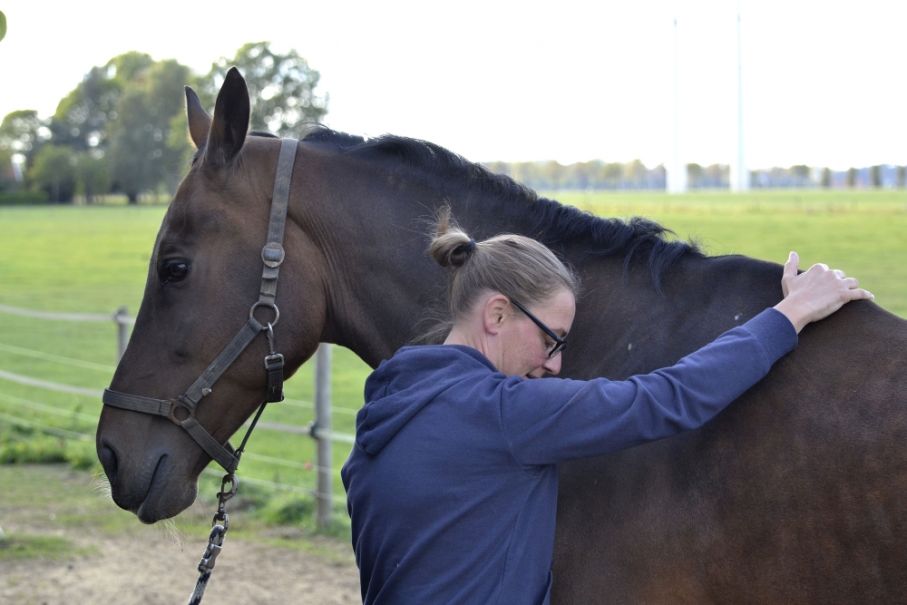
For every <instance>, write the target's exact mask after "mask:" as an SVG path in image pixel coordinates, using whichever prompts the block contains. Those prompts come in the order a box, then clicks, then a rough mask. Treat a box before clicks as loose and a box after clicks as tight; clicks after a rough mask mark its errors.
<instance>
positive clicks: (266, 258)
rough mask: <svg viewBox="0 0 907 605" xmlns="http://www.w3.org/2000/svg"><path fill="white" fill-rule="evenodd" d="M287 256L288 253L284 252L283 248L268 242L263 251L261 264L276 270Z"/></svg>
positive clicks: (275, 243)
mask: <svg viewBox="0 0 907 605" xmlns="http://www.w3.org/2000/svg"><path fill="white" fill-rule="evenodd" d="M285 255H286V252H284V249H283V246H281V245H280V244H278V243H277V242H268V243H267V244H265V245H264V247H263V248H262V249H261V262H263V263H264V264H265V266H267V267H270V268H272V269H275V268H277V267H279V266H280V265H281V263H283V259H284V256H285Z"/></svg>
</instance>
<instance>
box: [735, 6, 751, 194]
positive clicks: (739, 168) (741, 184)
mask: <svg viewBox="0 0 907 605" xmlns="http://www.w3.org/2000/svg"><path fill="white" fill-rule="evenodd" d="M741 4H742V0H737V157H736V159H735V161H734V162H733V163H732V164H731V191H749V189H750V171H749V170H748V169H747V167H746V155H745V154H744V140H743V31H742V30H743V26H742V17H741V10H740V5H741Z"/></svg>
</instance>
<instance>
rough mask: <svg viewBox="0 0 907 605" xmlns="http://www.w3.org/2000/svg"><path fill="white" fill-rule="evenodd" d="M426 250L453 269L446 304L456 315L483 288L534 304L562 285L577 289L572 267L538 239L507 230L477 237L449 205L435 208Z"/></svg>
mask: <svg viewBox="0 0 907 605" xmlns="http://www.w3.org/2000/svg"><path fill="white" fill-rule="evenodd" d="M428 251H429V254H430V255H431V257H432V258H434V259H435V261H436V262H437V263H438V264H439V265H441V266H442V267H445V268H447V269H449V270H450V271H451V278H450V295H449V305H450V313H451V316H452V318H453V319H454V320H456V319H458V318H460V317H462V316H463V315H464V314H465V313H466V312H468V311H469V309H470V308H471V307H472V305H473V304H474V303H475V300H476V298H477V297H478V296H479V295H480V294H481V293H482V292H483V291H488V290H491V291H493V292H500V293H501V294H504V295H505V296H508V297H512V298H514V299H516V300H517V301H518V302H520V303H522V304H524V305H532V304H534V303H539V302H542V301H544V300H546V299H548V298H549V297H551V296H553V295H554V294H555V293H556V292H557V291H558V290H561V289H565V288H566V289H567V290H569V291H570V292H572V293H573V295H574V296H576V294H577V291H578V289H579V280H578V279H577V277H576V275H575V274H574V273H573V271H571V270H570V269H569V268H568V267H567V266H566V265H565V264H564V263H563V262H561V260H560V259H559V258H558V257H557V256H556V255H555V254H554V252H552V251H551V250H550V249H548V247H546V246H545V245H544V244H542V243H541V242H539V241H536V240H534V239H532V238H531V237H526V236H524V235H514V234H511V233H504V234H501V235H496V236H494V237H491V238H489V239H486V240H483V241H481V242H476V241H474V240H473V239H472V238H471V237H469V235H467V234H466V232H465V231H463V230H462V229H461V228H460V227H459V226H458V225H457V224H456V223H455V222H454V221H453V219H452V217H451V215H450V208H444V209H442V211H441V212H440V213H439V216H438V222H437V228H436V232H435V236H434V238H433V239H432V242H431V245H430V246H429V249H428Z"/></svg>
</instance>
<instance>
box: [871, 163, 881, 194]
mask: <svg viewBox="0 0 907 605" xmlns="http://www.w3.org/2000/svg"><path fill="white" fill-rule="evenodd" d="M869 174H870V179H871V181H872V186H873V187H875V188H876V189H879V188H881V187H882V167H881V166H878V165H876V166H873V167H872V168H870V170H869Z"/></svg>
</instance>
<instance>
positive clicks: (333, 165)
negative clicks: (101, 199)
mask: <svg viewBox="0 0 907 605" xmlns="http://www.w3.org/2000/svg"><path fill="white" fill-rule="evenodd" d="M187 100H188V117H189V130H190V134H191V137H192V140H193V141H194V142H195V145H196V147H197V148H198V152H197V153H196V156H195V158H194V159H193V162H192V167H191V169H190V171H189V173H188V174H187V175H186V177H185V178H184V180H183V182H182V183H181V185H180V187H179V189H178V191H177V193H176V195H175V197H174V199H173V201H172V203H171V205H170V208H169V210H168V212H167V214H166V216H165V218H164V221H163V224H162V226H161V230H160V233H159V235H158V238H157V241H156V243H155V248H154V254H153V257H152V260H151V267H150V270H149V276H148V281H147V284H146V289H145V296H144V299H143V301H142V306H141V309H140V311H139V314H138V317H137V320H136V325H135V329H134V331H133V334H132V338H131V340H130V343H129V346H128V348H127V351H126V353H125V355H124V356H123V359H122V360H121V362H120V365H119V367H118V368H117V372H116V374H115V375H114V378H113V381H112V383H111V389H112V390H114V391H117V392H122V393H131V394H136V395H142V396H145V397H148V398H153V399H155V400H161V401H177V400H178V399H179V396H180V395H181V394H182V393H184V391H186V390H187V389H188V388H189V387H190V385H192V384H193V381H195V380H196V377H197V376H198V375H199V374H200V373H203V372H204V371H205V369H206V368H207V367H208V365H209V364H210V363H211V361H212V360H213V359H215V358H216V357H217V356H218V355H219V354H220V352H221V351H222V350H223V349H224V348H225V347H226V346H227V343H228V342H230V341H231V338H233V335H234V334H236V333H237V332H238V331H241V330H242V329H243V326H244V325H245V324H246V323H247V322H248V321H249V305H250V303H252V302H254V301H255V300H257V297H258V295H259V289H260V283H261V275H262V258H261V247H262V244H263V243H264V242H265V241H267V239H268V238H267V232H268V223H269V212H270V211H269V209H270V207H271V197H272V189H273V185H274V181H275V176H276V173H277V164H278V156H279V154H280V148H281V142H280V140H278V139H275V138H270V137H265V136H255V135H249V134H247V126H248V119H249V99H248V93H247V91H246V88H245V84H244V82H243V80H242V78H241V76H240V75H239V74H238V73H237V72H236V71H231V72H230V73H229V74H228V76H227V78H226V80H225V82H224V85H223V87H222V89H221V91H220V94H219V95H218V99H217V103H216V106H215V110H214V115H213V118H209V117H208V115H207V114H206V113H205V112H204V111H203V109H202V108H201V107H200V105H199V104H198V101H197V98H196V97H195V95H194V94H193V93H191V91H190V92H188V93H187ZM289 192H290V193H289V210H288V218H287V222H286V233H285V236H284V246H283V247H284V248H285V251H286V255H285V258H284V259H283V262H282V264H281V280H280V281H281V285H280V288H279V291H278V292H277V296H276V303H275V304H276V307H278V308H279V312H280V319H279V322H277V324H276V325H275V326H274V333H275V336H276V338H277V340H278V342H279V343H280V346H281V352H282V353H283V355H284V357H285V363H286V370H287V373H288V374H291V373H292V371H294V370H295V369H296V368H298V367H299V365H300V364H302V363H303V362H304V361H305V360H306V359H307V358H308V357H309V356H310V355H311V354H312V353H313V352H314V350H315V348H316V347H317V344H318V342H333V343H337V344H341V345H344V346H346V347H349V348H350V349H352V350H353V351H354V352H356V353H357V354H358V355H359V356H360V357H361V358H362V359H364V360H365V361H366V362H367V363H369V364H370V365H372V366H375V365H376V364H377V363H378V362H379V361H380V360H381V359H384V358H387V357H389V356H390V355H392V353H393V352H394V351H395V350H396V349H397V348H398V347H400V346H401V345H403V344H406V343H408V342H410V341H411V340H412V339H413V338H414V337H416V336H418V335H419V334H420V333H421V332H422V331H423V330H424V328H425V323H424V322H423V321H420V320H421V319H427V318H430V317H432V316H434V312H433V311H432V310H433V309H437V307H438V306H439V303H441V304H442V305H443V300H444V296H445V275H444V274H443V272H442V271H441V270H440V269H439V268H438V267H437V266H436V265H435V264H433V263H432V262H431V261H430V259H429V258H428V257H427V256H426V255H425V249H426V247H427V243H428V225H430V223H431V219H432V217H433V216H434V214H435V212H436V210H437V208H438V207H439V206H440V205H442V204H449V205H450V206H451V209H452V211H453V214H454V216H455V217H456V218H457V220H458V221H459V222H460V223H461V224H462V225H463V227H464V228H465V229H466V231H467V232H469V233H470V234H471V235H473V236H474V237H476V239H484V238H486V237H489V236H491V235H494V234H497V233H500V232H504V231H508V232H515V233H522V234H525V235H529V236H532V237H535V238H537V239H539V240H541V241H542V242H544V243H545V244H547V245H548V246H550V247H551V248H552V249H554V250H555V251H556V252H557V253H559V254H560V255H561V256H562V257H563V258H565V259H566V260H567V261H568V262H570V263H571V264H572V265H573V266H574V268H575V269H576V270H577V272H578V273H579V274H580V276H581V278H582V281H583V284H584V287H583V290H584V295H583V297H582V298H581V299H580V301H579V304H578V308H577V317H576V321H575V323H574V326H573V329H572V330H571V349H570V351H569V353H568V354H567V355H565V358H564V366H563V370H562V374H563V375H565V376H570V377H577V378H591V377H595V376H607V377H610V378H624V377H627V376H630V375H632V374H634V373H639V372H645V371H651V370H653V369H655V368H658V367H661V366H665V365H668V364H671V363H673V362H674V361H676V360H677V359H679V358H680V357H681V356H683V355H684V354H686V353H688V352H690V351H692V350H694V349H695V348H697V347H699V346H701V345H703V344H705V343H707V342H709V341H710V340H712V339H713V338H715V337H716V336H717V335H718V334H720V333H721V332H722V331H724V330H726V329H727V328H730V327H732V326H734V325H736V324H739V323H742V322H743V321H746V319H748V318H749V317H752V316H753V315H755V314H756V313H757V312H759V311H760V310H761V309H763V308H765V307H766V306H769V305H772V304H774V303H775V302H777V301H778V300H779V299H780V296H781V292H780V286H779V283H780V277H781V267H780V266H779V265H776V264H773V263H766V262H761V261H757V260H753V259H748V258H744V257H739V256H729V257H706V256H704V255H703V254H702V253H701V252H699V251H698V250H697V249H696V248H695V247H692V246H690V245H687V244H684V243H679V242H672V241H667V240H665V239H664V237H663V232H664V230H663V229H662V228H661V227H659V226H658V225H655V224H654V223H651V222H649V221H646V220H643V219H634V220H632V221H630V222H622V221H617V220H605V219H599V218H595V217H592V216H590V215H587V214H584V213H581V212H579V211H577V210H576V209H574V208H571V207H567V206H562V205H560V204H557V203H556V202H553V201H551V200H547V199H543V198H539V197H537V196H536V195H535V194H534V193H532V192H531V191H529V190H527V189H525V188H523V187H521V186H519V185H518V184H516V183H514V182H513V181H511V180H509V179H507V178H505V177H500V176H496V175H492V174H490V173H488V172H487V171H486V170H484V169H483V168H481V167H480V166H478V165H476V164H471V163H469V162H467V161H465V160H463V159H462V158H460V157H458V156H455V155H454V154H451V153H450V152H448V151H446V150H444V149H442V148H440V147H437V146H435V145H432V144H430V143H427V142H423V141H416V140H411V139H405V138H401V137H393V136H385V137H380V138H378V139H374V140H364V139H361V138H359V137H354V136H350V135H345V134H342V133H336V132H332V131H329V130H326V129H321V130H317V131H315V132H313V133H311V134H309V135H308V136H306V137H305V139H303V140H302V141H301V142H300V144H299V149H298V151H297V152H296V153H295V169H294V170H293V174H292V179H291V181H290V182H289ZM261 321H262V322H264V321H265V319H262V320H261ZM841 343H846V346H844V347H842V346H841ZM268 348H269V347H268V344H267V341H266V339H265V338H264V337H258V338H256V339H254V340H252V341H251V344H249V346H248V347H247V348H246V349H245V350H244V351H243V352H242V353H241V354H239V355H238V357H237V358H236V360H235V362H233V363H232V364H231V365H230V366H229V368H227V369H226V370H225V372H224V373H223V375H222V377H221V378H220V380H218V381H217V383H216V384H215V385H214V386H213V387H212V388H211V392H210V393H209V394H206V395H205V396H204V397H202V398H201V399H200V401H199V403H198V405H197V407H196V408H195V409H194V414H195V418H196V419H197V422H198V424H199V425H200V426H201V427H203V428H204V430H205V431H206V432H207V433H210V435H211V436H212V438H213V439H214V440H216V441H217V442H218V443H224V442H226V440H227V438H228V437H229V436H230V435H231V434H232V433H233V432H234V431H235V430H236V429H237V428H238V427H239V426H240V425H241V424H242V423H243V421H244V420H245V419H246V418H247V417H248V416H249V415H250V414H251V413H252V412H253V411H254V410H255V408H256V407H257V406H258V404H259V403H260V402H261V400H262V398H263V393H264V391H265V389H266V385H267V382H266V377H265V373H264V372H263V371H262V367H261V361H262V357H263V356H266V355H267V354H268ZM905 374H907V322H905V321H903V320H901V319H899V318H897V317H895V316H893V315H891V314H890V313H887V312H885V311H884V310H882V309H881V308H879V307H878V306H876V305H875V304H873V303H868V302H860V303H853V304H851V305H848V306H847V307H846V308H845V309H843V310H842V311H840V312H839V313H837V314H836V315H834V316H833V317H831V318H829V319H827V320H825V321H823V322H820V323H818V324H815V325H812V326H810V327H808V328H807V329H806V330H804V332H803V333H802V334H801V343H800V346H799V347H798V349H797V350H796V351H795V352H794V353H792V354H791V355H789V356H788V357H787V358H785V359H784V360H782V361H781V362H780V363H779V364H777V366H776V367H775V369H774V370H773V371H772V374H771V375H770V376H769V377H768V378H767V379H766V380H764V381H762V382H761V383H760V384H759V385H757V386H756V387H754V388H753V389H751V390H750V391H749V392H748V393H747V394H746V395H745V396H743V397H741V398H740V400H738V401H737V402H735V403H734V404H732V405H731V407H730V408H729V409H728V410H727V411H726V412H724V413H723V414H721V415H720V416H719V417H718V418H716V419H715V420H714V421H712V422H711V423H709V424H708V425H707V426H705V427H704V428H702V429H700V430H698V431H694V432H691V433H687V434H684V435H680V436H678V437H674V438H671V439H667V440H663V441H660V442H657V443H652V444H647V445H643V446H638V447H635V448H632V449H630V450H626V451H623V452H620V453H618V454H615V455H610V456H606V457H601V458H591V459H587V460H581V461H576V462H573V463H569V464H565V465H562V469H561V485H560V495H559V502H558V524H557V542H556V551H555V563H554V567H555V568H554V578H555V581H554V592H553V601H554V602H555V603H641V602H649V603H707V602H714V603H722V602H735V603H746V602H751V603H778V602H798V603H810V602H812V603H853V602H865V601H874V602H896V601H899V600H900V599H902V598H903V594H905V593H907V549H905V548H904V544H905V543H907V448H905V447H904V443H907V409H905V406H907V398H905V395H904V387H903V384H904V378H903V377H904V375H905ZM97 445H98V454H99V457H100V459H101V461H102V463H103V464H104V468H105V470H106V472H107V475H108V477H109V478H110V483H111V487H112V493H113V497H114V500H115V501H116V503H117V504H118V505H120V506H122V507H124V508H127V509H129V510H132V511H134V512H135V513H136V514H137V515H138V516H139V518H140V519H142V520H143V521H145V522H154V521H156V520H158V519H163V518H166V517H169V516H172V515H175V514H177V513H178V512H180V511H181V510H183V509H184V508H186V507H187V506H188V505H189V504H190V503H191V502H192V501H193V499H194V497H195V492H196V482H197V477H198V474H199V473H200V472H201V470H202V469H203V468H204V467H205V465H206V464H207V463H208V462H209V460H210V458H211V455H210V454H209V453H207V452H206V450H205V449H203V448H202V447H201V446H200V445H199V443H198V442H197V441H196V440H195V439H194V438H193V437H192V436H191V435H190V434H189V433H188V432H187V431H186V430H184V429H183V428H182V427H181V426H179V425H178V424H177V423H176V422H173V421H171V420H170V419H168V418H164V417H161V416H157V415H150V414H144V413H140V412H135V411H129V410H126V409H122V408H117V407H110V406H105V408H104V410H103V412H102V415H101V419H100V423H99V426H98V433H97Z"/></svg>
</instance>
